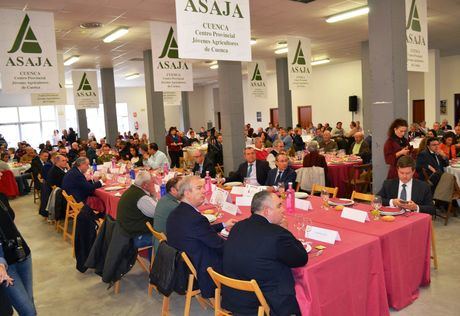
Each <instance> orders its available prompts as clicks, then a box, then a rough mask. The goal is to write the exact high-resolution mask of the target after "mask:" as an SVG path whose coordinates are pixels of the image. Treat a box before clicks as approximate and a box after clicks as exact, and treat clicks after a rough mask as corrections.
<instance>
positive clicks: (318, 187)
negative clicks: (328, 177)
mask: <svg viewBox="0 0 460 316" xmlns="http://www.w3.org/2000/svg"><path fill="white" fill-rule="evenodd" d="M323 190H326V191H327V192H328V193H329V194H332V197H333V198H335V197H337V193H338V192H339V188H338V187H335V188H331V187H325V186H323V185H319V184H313V185H312V186H311V194H312V195H314V194H315V193H321V191H323Z"/></svg>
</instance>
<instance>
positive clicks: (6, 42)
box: [0, 9, 59, 93]
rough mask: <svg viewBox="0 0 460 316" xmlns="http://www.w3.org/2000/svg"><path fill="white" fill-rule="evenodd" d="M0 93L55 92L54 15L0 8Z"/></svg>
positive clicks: (57, 82) (57, 89)
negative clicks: (0, 85)
mask: <svg viewBox="0 0 460 316" xmlns="http://www.w3.org/2000/svg"><path fill="white" fill-rule="evenodd" d="M0 30H1V32H0V61H1V63H0V73H1V74H2V92H3V93H31V92H51V93H57V92H59V76H58V66H57V56H56V36H55V33H54V16H53V13H49V12H36V11H22V10H8V9H0Z"/></svg>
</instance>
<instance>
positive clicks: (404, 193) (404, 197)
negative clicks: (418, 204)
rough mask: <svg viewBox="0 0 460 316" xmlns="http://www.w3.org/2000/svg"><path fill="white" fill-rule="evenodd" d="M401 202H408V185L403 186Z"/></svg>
mask: <svg viewBox="0 0 460 316" xmlns="http://www.w3.org/2000/svg"><path fill="white" fill-rule="evenodd" d="M399 198H400V199H401V200H404V201H406V200H407V192H406V185H405V184H403V185H402V190H401V195H400V196H399Z"/></svg>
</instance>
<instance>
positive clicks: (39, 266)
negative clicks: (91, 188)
mask: <svg viewBox="0 0 460 316" xmlns="http://www.w3.org/2000/svg"><path fill="white" fill-rule="evenodd" d="M11 205H12V207H13V209H14V210H15V212H16V223H17V225H18V227H19V229H20V230H21V232H22V234H23V235H24V238H26V240H27V242H28V244H29V245H30V247H31V249H32V254H33V268H34V294H35V303H36V306H37V310H38V314H39V315H46V316H53V315H59V316H61V315H66V316H70V315H79V316H80V315H81V316H86V315H120V316H127V315H160V310H161V298H160V296H159V295H158V294H154V295H153V297H149V296H148V295H147V282H148V277H147V274H146V273H145V272H144V271H142V270H141V269H140V268H139V267H138V266H135V267H134V269H133V270H132V271H131V272H129V274H127V276H126V277H125V278H124V279H123V280H122V282H121V292H120V294H119V295H115V294H114V293H113V290H112V289H111V290H107V285H106V284H104V283H102V281H101V279H100V277H99V276H97V275H95V274H94V273H93V272H92V271H88V272H86V273H85V274H82V273H80V272H78V271H77V270H76V269H75V260H74V258H73V257H72V251H71V247H70V243H69V242H63V240H62V234H57V233H56V232H55V230H54V227H53V226H51V225H49V224H48V223H47V222H46V221H44V220H43V219H42V218H41V217H40V216H38V215H37V205H36V204H33V200H32V196H31V195H29V196H26V197H20V198H17V199H15V200H13V201H11ZM435 228H436V234H437V235H436V237H437V245H438V256H439V265H440V267H439V270H438V271H435V270H433V269H432V274H431V280H432V281H431V285H430V286H429V287H428V288H425V289H422V290H421V293H420V297H419V299H418V300H416V301H415V302H414V303H413V304H412V305H410V306H408V307H406V308H405V309H404V310H402V311H399V312H396V311H392V314H394V315H398V316H406V315H411V316H412V315H440V316H441V315H442V316H449V315H455V316H457V315H460V299H459V297H460V219H459V218H453V219H452V220H451V221H450V222H449V225H448V226H447V227H446V226H444V225H443V224H442V223H441V220H440V219H438V220H437V221H436V222H435ZM183 307H184V298H183V297H181V296H177V295H173V296H172V300H171V315H182V314H183ZM191 315H213V313H212V311H210V310H208V311H204V310H202V309H201V308H200V306H199V305H198V303H197V302H196V300H194V301H193V303H192V311H191ZM337 316H338V315H337ZM363 316H364V315H363Z"/></svg>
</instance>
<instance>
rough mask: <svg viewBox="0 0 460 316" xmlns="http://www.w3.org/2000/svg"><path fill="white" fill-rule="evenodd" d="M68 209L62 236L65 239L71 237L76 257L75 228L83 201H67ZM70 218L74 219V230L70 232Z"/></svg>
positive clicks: (73, 252) (73, 253)
mask: <svg viewBox="0 0 460 316" xmlns="http://www.w3.org/2000/svg"><path fill="white" fill-rule="evenodd" d="M67 205H68V209H67V210H66V214H65V219H64V228H63V234H62V238H63V239H64V241H65V240H66V239H67V237H68V238H69V239H70V242H71V243H72V255H73V256H74V257H75V230H76V228H77V216H78V214H79V213H80V211H81V209H82V208H83V206H84V204H83V202H79V203H77V202H73V201H67ZM69 219H72V230H71V232H70V233H69V231H68V226H69Z"/></svg>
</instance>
